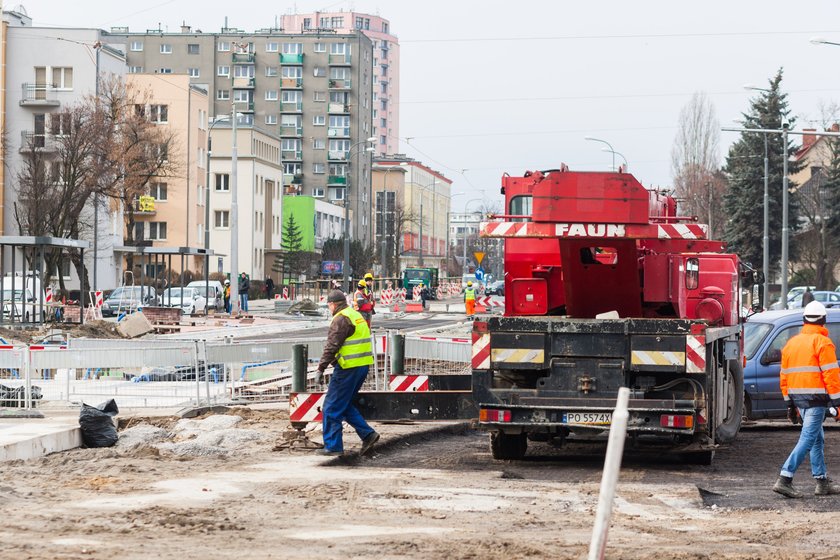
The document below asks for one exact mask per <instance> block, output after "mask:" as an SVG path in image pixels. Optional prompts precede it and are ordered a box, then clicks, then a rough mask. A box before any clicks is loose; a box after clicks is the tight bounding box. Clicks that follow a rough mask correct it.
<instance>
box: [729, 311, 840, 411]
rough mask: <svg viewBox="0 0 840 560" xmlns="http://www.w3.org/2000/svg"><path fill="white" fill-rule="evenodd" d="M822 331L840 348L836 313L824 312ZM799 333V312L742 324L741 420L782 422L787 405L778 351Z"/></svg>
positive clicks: (839, 316) (777, 313)
mask: <svg viewBox="0 0 840 560" xmlns="http://www.w3.org/2000/svg"><path fill="white" fill-rule="evenodd" d="M826 311H827V317H826V324H825V326H826V328H827V329H828V336H829V337H831V340H832V341H834V345H835V346H837V347H840V309H827V310H826ZM801 329H802V310H801V309H784V310H779V311H765V312H764V313H757V314H755V315H752V316H750V317H749V318H748V319H747V322H746V323H744V356H745V357H746V359H747V365H746V367H745V368H744V416H745V417H747V418H751V419H758V418H785V417H786V416H787V405H785V401H784V399H783V398H782V390H781V389H780V388H779V370H780V369H781V362H782V348H784V346H785V344H786V343H787V341H788V340H790V338H791V337H793V336H794V335H796V334H798V333H799V331H800V330H801Z"/></svg>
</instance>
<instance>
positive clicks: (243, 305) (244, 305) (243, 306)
mask: <svg viewBox="0 0 840 560" xmlns="http://www.w3.org/2000/svg"><path fill="white" fill-rule="evenodd" d="M239 310H240V311H248V294H239Z"/></svg>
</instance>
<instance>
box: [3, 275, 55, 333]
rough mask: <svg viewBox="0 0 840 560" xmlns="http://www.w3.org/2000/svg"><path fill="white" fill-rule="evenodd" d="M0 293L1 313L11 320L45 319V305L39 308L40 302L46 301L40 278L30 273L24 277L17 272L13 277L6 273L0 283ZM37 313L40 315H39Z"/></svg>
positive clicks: (32, 320) (46, 311) (29, 320)
mask: <svg viewBox="0 0 840 560" xmlns="http://www.w3.org/2000/svg"><path fill="white" fill-rule="evenodd" d="M0 287H2V289H0V295H2V298H3V315H4V316H5V317H8V318H10V320H13V321H19V322H24V323H29V322H33V323H35V322H39V321H42V320H43V321H45V320H46V316H47V314H48V310H47V308H46V306H45V307H44V308H43V310H42V309H41V302H43V303H45V304H46V302H47V300H46V297H45V295H44V290H43V288H42V286H41V279H40V278H38V277H37V276H34V275H32V274H30V275H28V276H27V277H26V281H25V284H24V278H23V275H22V274H20V273H18V274H16V275H15V276H14V277H12V275H11V274H6V275H5V276H4V277H3V281H2V282H1V283H0ZM39 313H41V316H40V317H39Z"/></svg>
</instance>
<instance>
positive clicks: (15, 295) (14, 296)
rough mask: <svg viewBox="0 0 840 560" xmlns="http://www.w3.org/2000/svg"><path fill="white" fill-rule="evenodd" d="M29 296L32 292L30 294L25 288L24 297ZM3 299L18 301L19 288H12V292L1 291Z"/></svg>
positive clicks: (27, 297) (19, 296)
mask: <svg viewBox="0 0 840 560" xmlns="http://www.w3.org/2000/svg"><path fill="white" fill-rule="evenodd" d="M31 297H32V294H30V292H29V290H26V299H30V298H31ZM3 299H4V300H6V301H8V300H14V301H20V299H21V291H20V290H14V291H13V292H4V293H3Z"/></svg>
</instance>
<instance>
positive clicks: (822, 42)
mask: <svg viewBox="0 0 840 560" xmlns="http://www.w3.org/2000/svg"><path fill="white" fill-rule="evenodd" d="M811 43H813V44H814V45H834V46H835V47H840V43H835V42H834V41H828V40H826V39H824V38H822V37H814V38H812V39H811Z"/></svg>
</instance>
